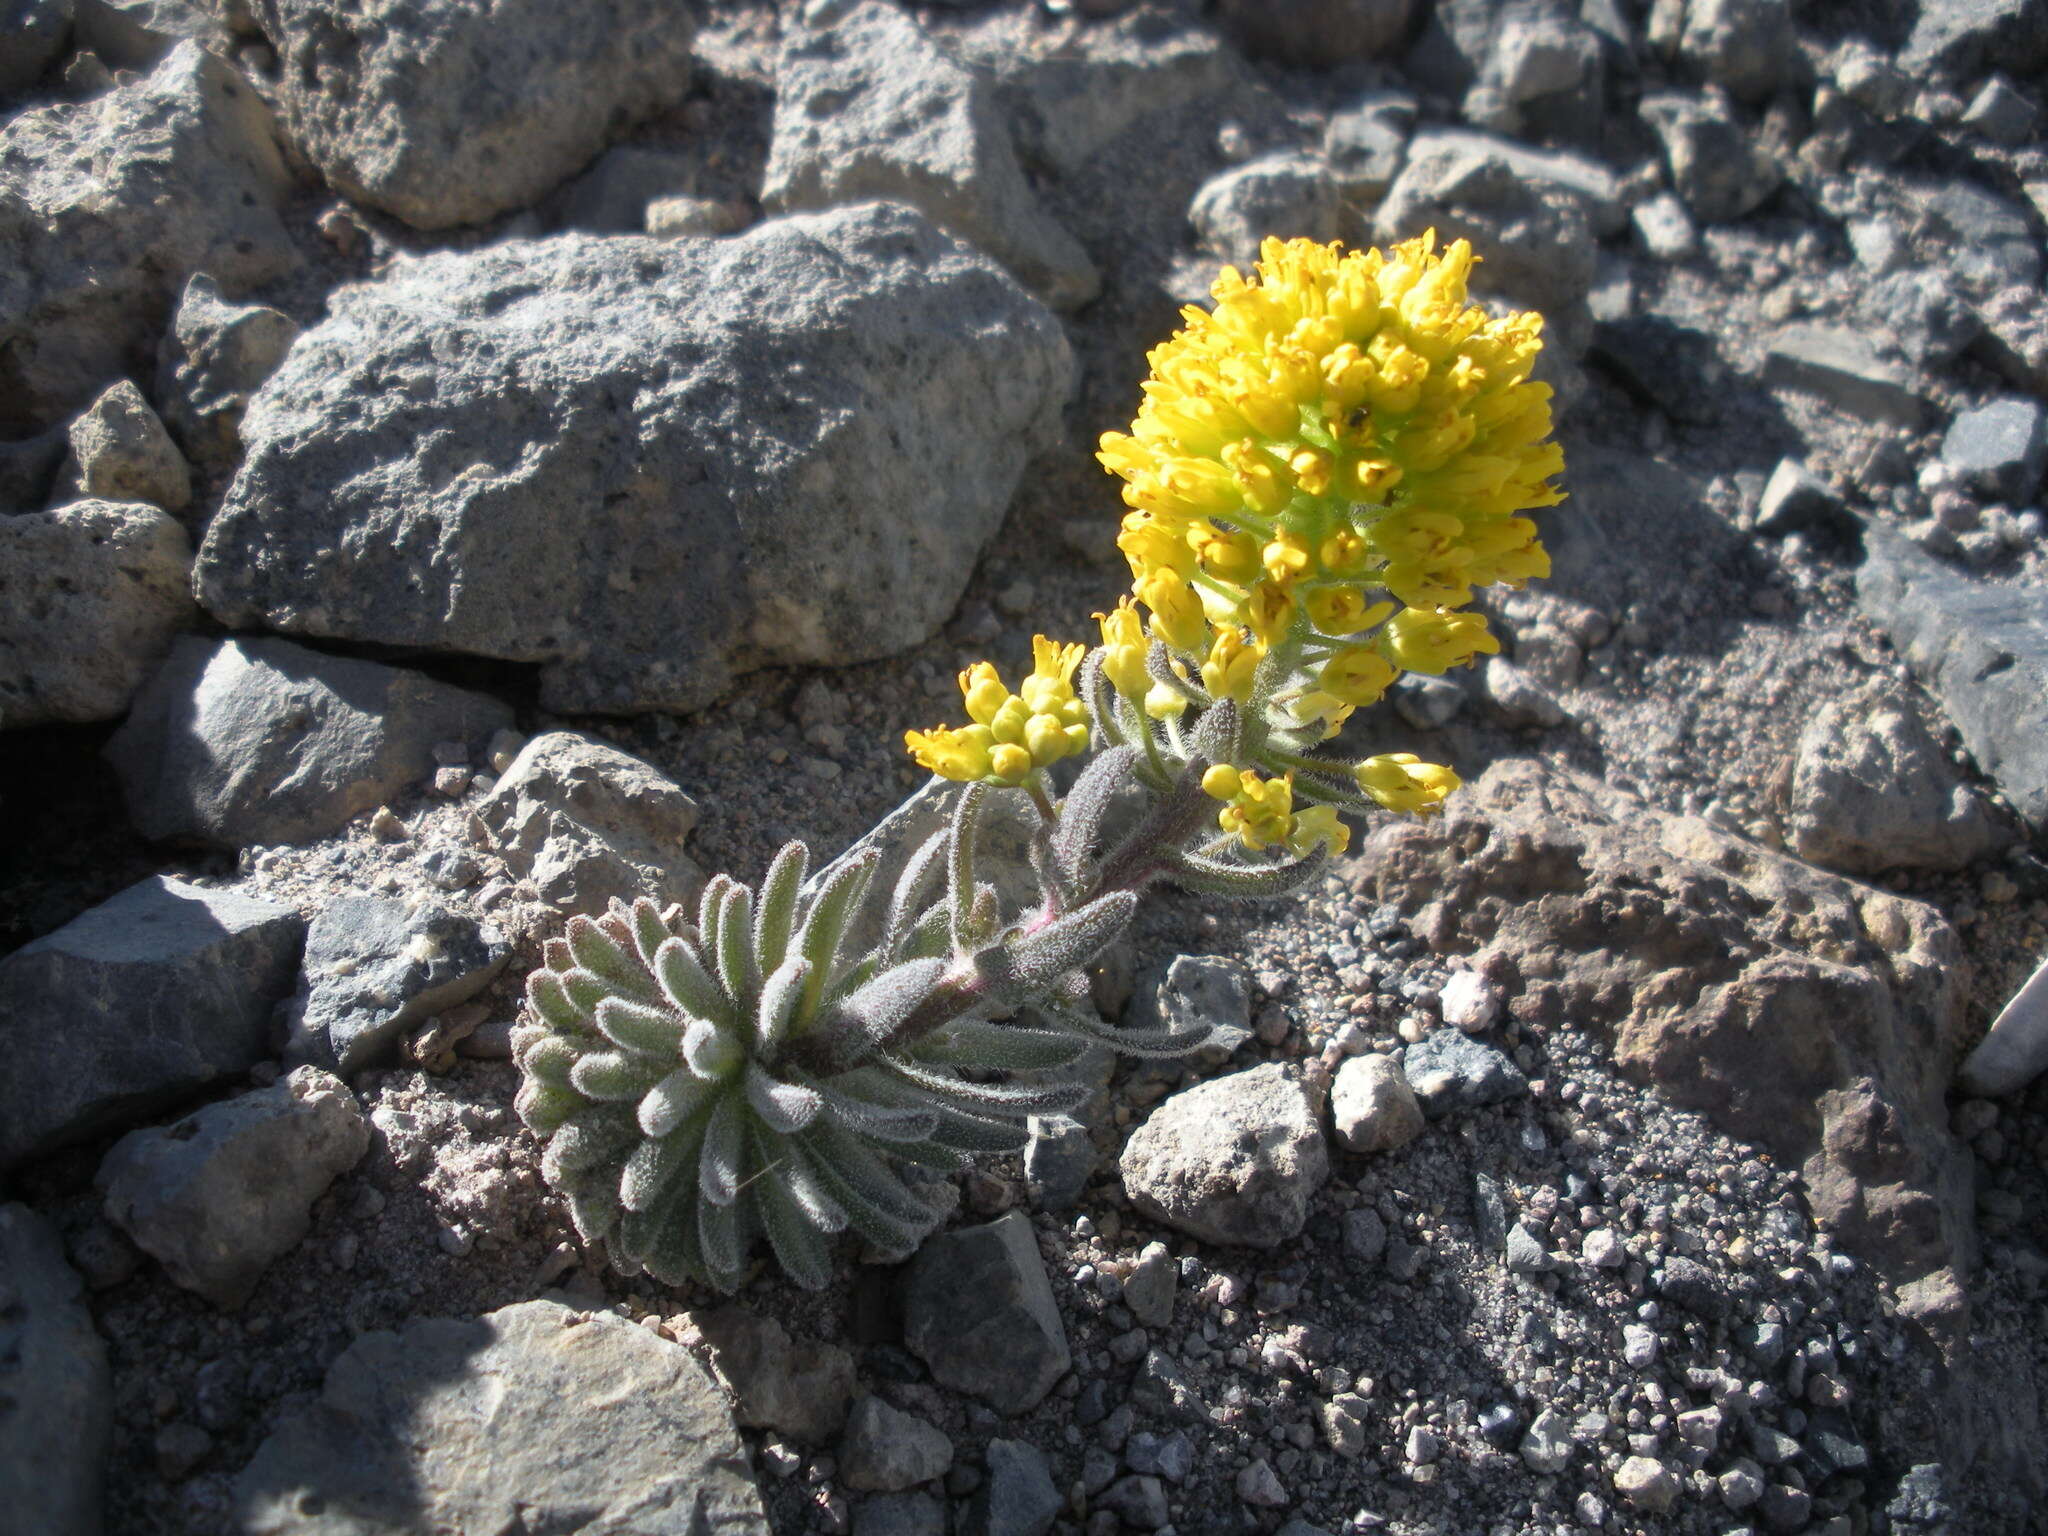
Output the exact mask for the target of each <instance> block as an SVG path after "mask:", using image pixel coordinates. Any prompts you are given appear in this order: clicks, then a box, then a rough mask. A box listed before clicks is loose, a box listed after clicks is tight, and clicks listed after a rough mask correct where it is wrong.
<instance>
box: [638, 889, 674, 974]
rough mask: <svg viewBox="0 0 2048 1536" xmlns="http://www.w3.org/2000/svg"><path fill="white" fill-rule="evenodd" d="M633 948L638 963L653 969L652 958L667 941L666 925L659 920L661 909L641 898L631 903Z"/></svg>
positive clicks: (643, 897)
mask: <svg viewBox="0 0 2048 1536" xmlns="http://www.w3.org/2000/svg"><path fill="white" fill-rule="evenodd" d="M632 917H633V947H634V949H635V950H636V951H637V952H638V954H639V959H640V963H641V964H642V965H644V966H646V967H647V969H648V970H650V971H651V970H653V969H654V956H655V954H656V952H657V951H659V950H660V948H661V946H662V945H664V944H666V943H667V942H668V940H669V931H668V924H667V923H664V922H663V921H662V920H661V908H659V907H657V906H656V905H655V904H654V903H653V902H652V901H650V900H648V899H647V898H646V897H645V896H642V897H641V898H640V899H639V900H638V901H636V902H634V903H633V913H632Z"/></svg>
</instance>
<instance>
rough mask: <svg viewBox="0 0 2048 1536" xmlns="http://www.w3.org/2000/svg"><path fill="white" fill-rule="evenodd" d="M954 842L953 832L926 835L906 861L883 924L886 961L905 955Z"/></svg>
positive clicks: (883, 952) (891, 896)
mask: <svg viewBox="0 0 2048 1536" xmlns="http://www.w3.org/2000/svg"><path fill="white" fill-rule="evenodd" d="M951 842H952V833H951V832H950V831H948V830H945V829H941V830H940V831H937V832H934V833H933V834H932V835H931V836H930V837H928V838H926V839H925V840H924V842H923V844H922V845H921V846H920V847H919V848H918V850H917V851H916V852H915V853H913V854H912V855H911V856H910V857H909V859H907V860H906V861H905V862H904V865H903V872H902V873H901V874H900V875H898V876H897V877H896V888H895V890H893V891H892V892H891V893H890V896H889V911H888V915H887V917H886V918H885V919H884V921H883V924H882V943H881V953H882V958H883V960H884V961H885V962H886V961H891V960H897V959H901V958H904V957H903V955H902V953H901V951H902V949H903V946H904V944H905V943H907V942H908V941H909V939H910V935H911V931H912V929H913V928H914V927H915V926H916V924H915V918H916V914H917V910H918V908H919V907H920V906H921V905H923V904H924V902H925V901H926V898H927V896H928V893H929V887H930V886H931V883H932V879H933V877H934V876H936V875H937V874H938V873H939V871H940V870H941V869H942V868H943V867H944V861H945V857H946V850H947V848H948V847H949V846H950V844H951Z"/></svg>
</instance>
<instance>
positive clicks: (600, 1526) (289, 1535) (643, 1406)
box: [233, 1301, 769, 1536]
mask: <svg viewBox="0 0 2048 1536" xmlns="http://www.w3.org/2000/svg"><path fill="white" fill-rule="evenodd" d="M233 1528H234V1529H235V1530H237V1531H241V1532H244V1533H246V1536H418V1533H420V1532H424V1531H463V1532H481V1531H513V1530H521V1529H523V1530H528V1531H563V1532H568V1531H581V1532H589V1533H592V1536H595V1533H597V1532H599V1531H602V1532H604V1533H605V1536H707V1533H716V1536H769V1529H768V1521H767V1517H766V1515H765V1514H764V1513H763V1511H762V1509H761V1496H760V1494H759V1492H758V1491H757V1490H756V1489H755V1487H754V1480H753V1476H752V1474H751V1472H750V1471H749V1469H748V1465H747V1449H746V1446H745V1445H744V1444H742V1443H741V1440H740V1437H739V1431H738V1429H737V1428H736V1427H735V1426H734V1424H733V1422H732V1415H731V1412H730V1411H729V1410H728V1409H727V1407H726V1405H725V1397H724V1394H723V1393H722V1392H720V1391H719V1389H718V1385H717V1383H716V1382H715V1381H713V1380H712V1377H711V1373H710V1371H709V1370H707V1369H706V1368H705V1367H704V1366H703V1365H701V1364H699V1363H698V1361H697V1360H696V1358H695V1357H694V1356H692V1355H691V1354H690V1352H689V1351H688V1350H686V1349H684V1348H683V1347H682V1346H681V1345H678V1344H671V1343H669V1342H668V1341H667V1340H666V1339H663V1338H661V1337H660V1336H659V1335H658V1334H654V1333H650V1332H649V1331H648V1330H647V1329H645V1328H641V1327H639V1326H637V1325H636V1324H633V1323H629V1322H627V1321H626V1320H625V1319H624V1318H622V1317H614V1316H613V1315H612V1314H610V1313H609V1312H588V1313H585V1312H575V1311H571V1310H570V1309H569V1308H567V1307H564V1306H561V1305H559V1304H557V1303H555V1302H552V1301H526V1302H521V1303H519V1304H518V1305H516V1306H510V1307H502V1308H500V1309H499V1310H498V1311H496V1312H491V1313H488V1314H486V1315H485V1316H483V1317H479V1318H472V1319H452V1318H435V1319H432V1320H429V1321H427V1322H420V1323H414V1324H412V1325H411V1326H410V1327H408V1328H407V1329H406V1330H405V1332H404V1333H402V1334H399V1333H385V1332H381V1331H380V1332H375V1333H366V1334H364V1335H363V1336H362V1337H361V1338H359V1339H357V1340H356V1341H355V1343H353V1344H351V1345H350V1346H349V1347H348V1348H347V1349H346V1350H344V1351H343V1352H342V1354H341V1356H340V1358H339V1359H337V1360H336V1361H335V1362H334V1365H333V1366H332V1368H330V1369H329V1371H328V1373H327V1381H326V1384H325V1385H324V1386H323V1387H322V1389H321V1393H320V1397H319V1400H318V1401H317V1402H315V1403H313V1404H311V1405H310V1406H309V1407H306V1408H303V1409H299V1410H297V1411H295V1412H293V1413H292V1414H291V1415H290V1416H289V1417H287V1418H286V1419H285V1421H284V1422H283V1424H281V1425H280V1426H279V1428H278V1429H277V1431H276V1432H275V1433H274V1434H272V1435H271V1437H270V1438H269V1439H268V1440H266V1441H265V1442H264V1443H263V1446H262V1448H261V1449H260V1450H258V1451H257V1453H256V1456H255V1459H254V1460H253V1461H251V1462H250V1463H249V1466H248V1468H247V1470H246V1471H244V1472H243V1473H242V1475H241V1478H240V1480H239V1482H238V1483H237V1485H236V1508H235V1523H234V1527H233Z"/></svg>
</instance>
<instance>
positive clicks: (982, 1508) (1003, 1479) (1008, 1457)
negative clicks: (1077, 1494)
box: [961, 1440, 1066, 1536]
mask: <svg viewBox="0 0 2048 1536" xmlns="http://www.w3.org/2000/svg"><path fill="white" fill-rule="evenodd" d="M1065 1502H1066V1501H1065V1500H1064V1499H1063V1498H1062V1497H1061V1496H1060V1491H1059V1489H1057V1488H1055V1487H1054V1486H1053V1481H1052V1468H1051V1467H1049V1466H1048V1465H1046V1460H1045V1453H1044V1452H1042V1451H1041V1450H1039V1449H1038V1447H1037V1446H1035V1445H1033V1444H1031V1442H1030V1441H1028V1440H991V1441H989V1443H988V1477H987V1478H986V1479H985V1480H984V1481H983V1483H982V1485H981V1486H980V1487H979V1488H977V1489H975V1490H974V1497H973V1498H972V1499H971V1500H970V1501H969V1502H968V1505H967V1519H966V1521H965V1522H964V1523H963V1525H962V1526H961V1536H1045V1533H1046V1532H1047V1531H1049V1530H1051V1529H1052V1523H1053V1521H1054V1520H1055V1519H1057V1518H1058V1516H1059V1512H1060V1510H1061V1508H1062V1507H1063V1506H1064V1504H1065Z"/></svg>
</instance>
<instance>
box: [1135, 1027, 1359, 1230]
mask: <svg viewBox="0 0 2048 1536" xmlns="http://www.w3.org/2000/svg"><path fill="white" fill-rule="evenodd" d="M1320 1109H1321V1106H1320V1105H1318V1104H1316V1103H1315V1102H1314V1099H1313V1097H1312V1095H1311V1093H1310V1091H1309V1089H1308V1088H1307V1086H1305V1085H1304V1083H1303V1082H1302V1081H1301V1079H1300V1077H1299V1075H1298V1074H1296V1073H1292V1072H1290V1071H1288V1070H1287V1068H1285V1067H1283V1066H1281V1065H1279V1064H1277V1063H1274V1064H1269V1065H1266V1066H1260V1067H1253V1068H1252V1069H1250V1070H1249V1071H1246V1072H1236V1073H1232V1074H1231V1075H1230V1076H1228V1077H1221V1078H1216V1079H1214V1080H1213V1081H1211V1082H1206V1083H1202V1084H1200V1085H1199V1086H1197V1087H1194V1088H1190V1089H1187V1090H1185V1091H1183V1092H1180V1093H1176V1094H1174V1095H1172V1096H1171V1097H1170V1098H1168V1099H1166V1100H1164V1101H1163V1102H1162V1103H1161V1104H1160V1105H1159V1107H1158V1108H1157V1109H1155V1110H1153V1112H1152V1116H1151V1118H1150V1119H1148V1120H1147V1121H1146V1122H1145V1123H1144V1125H1142V1126H1140V1127H1139V1128H1138V1130H1137V1131H1136V1132H1134V1133H1133V1134H1132V1136H1131V1138H1130V1140H1129V1141H1128V1142H1126V1143H1125V1145H1124V1151H1123V1157H1122V1163H1121V1166H1122V1170H1123V1176H1124V1188H1125V1190H1126V1191H1127V1192H1128V1194H1129V1195H1130V1199H1131V1204H1132V1205H1133V1206H1134V1207H1135V1208H1136V1209H1137V1210H1138V1211H1140V1212H1141V1213H1143V1214H1144V1215H1146V1216H1149V1217H1151V1218H1152V1219H1154V1220H1155V1221H1163V1222H1165V1223H1166V1224H1167V1225H1168V1226H1170V1227H1174V1228H1176V1229H1178V1230H1179V1231H1182V1232H1186V1233H1188V1234H1189V1235H1190V1236H1193V1237H1196V1238H1199V1239H1201V1240H1202V1241H1204V1242H1211V1243H1226V1244H1232V1245H1240V1246H1244V1247H1252V1248H1275V1247H1278V1246H1279V1245H1280V1244H1282V1243H1284V1242H1287V1241H1289V1240H1290V1239H1292V1238H1294V1237H1295V1236H1297V1235H1299V1233H1300V1232H1301V1229H1302V1227H1303V1225H1304V1224H1305V1223H1306V1222H1307V1220H1308V1207H1309V1202H1310V1201H1311V1200H1313V1199H1314V1198H1315V1195H1316V1192H1317V1191H1318V1190H1319V1189H1321V1188H1322V1186H1323V1181H1324V1180H1325V1179H1326V1178H1328V1177H1329V1173H1330V1159H1329V1153H1328V1151H1327V1150H1326V1148H1325V1146H1324V1143H1323V1132H1322V1126H1321V1124H1320V1123H1319V1122H1320V1118H1321V1116H1320Z"/></svg>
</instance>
